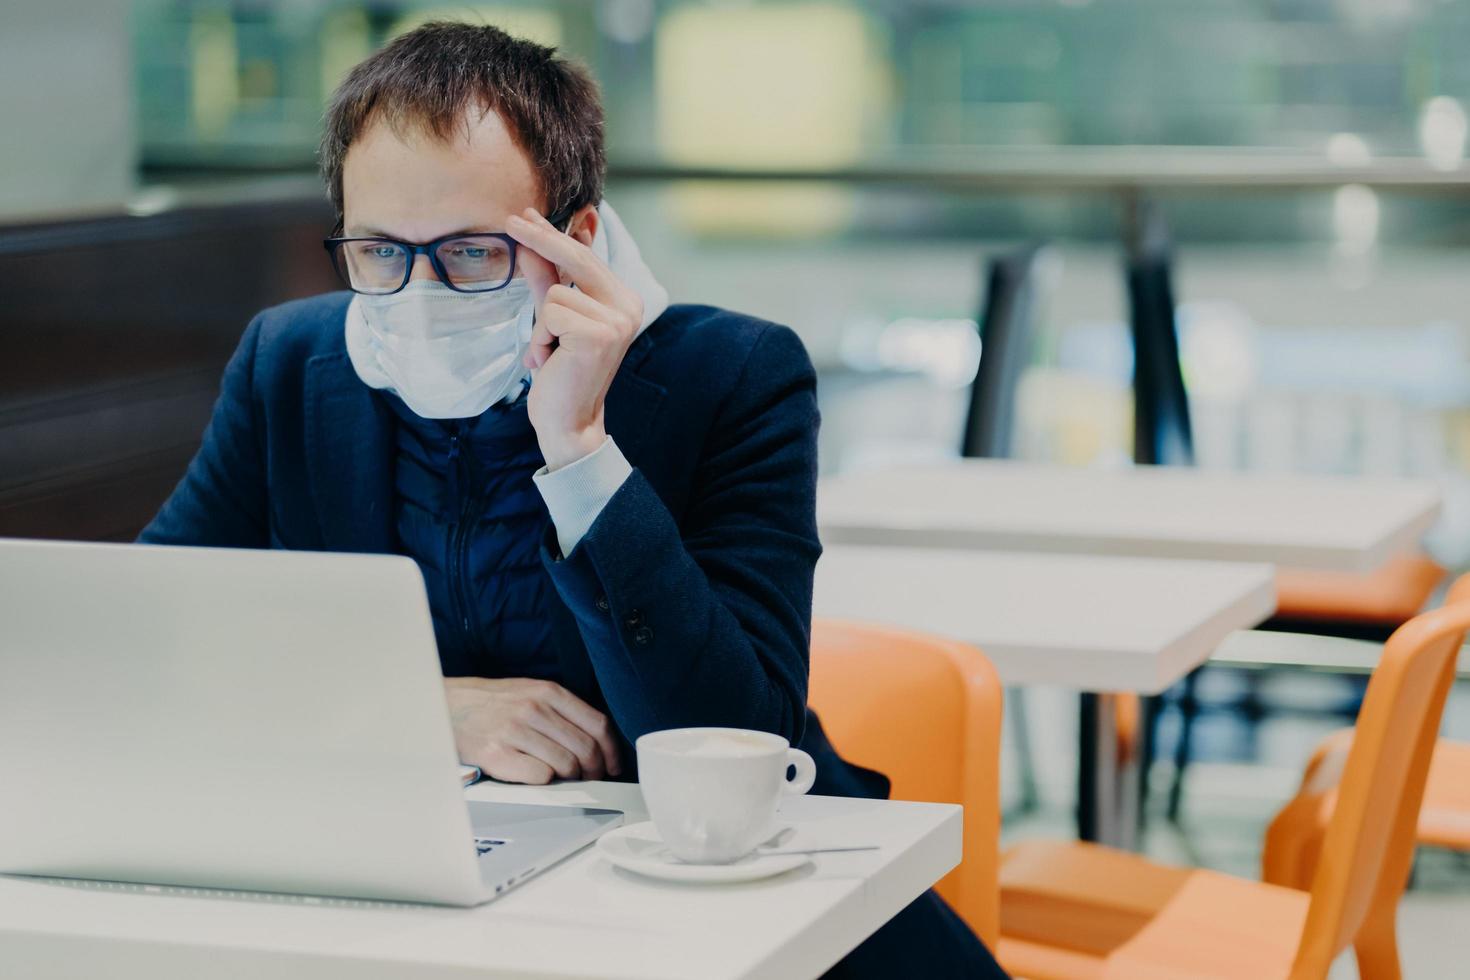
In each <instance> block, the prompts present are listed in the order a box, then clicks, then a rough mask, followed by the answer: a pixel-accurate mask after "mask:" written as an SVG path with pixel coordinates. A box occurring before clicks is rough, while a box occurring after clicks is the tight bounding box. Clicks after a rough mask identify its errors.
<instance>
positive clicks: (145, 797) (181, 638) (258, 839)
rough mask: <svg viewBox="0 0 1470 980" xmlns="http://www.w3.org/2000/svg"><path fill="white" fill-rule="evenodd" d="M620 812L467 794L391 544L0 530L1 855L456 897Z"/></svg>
mask: <svg viewBox="0 0 1470 980" xmlns="http://www.w3.org/2000/svg"><path fill="white" fill-rule="evenodd" d="M621 821H622V814H620V813H618V812H616V811H611V810H598V809H588V808H582V807H575V806H571V807H562V806H521V805H514V804H495V803H468V804H467V803H466V800H465V798H464V791H463V789H462V788H461V783H460V775H459V764H458V760H457V759H456V758H455V749H454V739H453V735H452V732H451V730H450V725H449V718H448V710H447V708H446V705H445V701H444V690H443V684H442V678H441V675H440V669H439V658H438V654H437V652H436V649H435V644H434V633H433V628H432V625H431V622H430V618H429V607H428V601H427V599H426V597H425V593H424V583H423V578H422V576H421V575H420V574H419V570H418V567H417V566H416V565H415V564H414V563H413V562H412V561H410V560H409V559H407V558H397V557H391V556H381V555H339V554H321V553H309V552H283V551H274V552H272V551H243V550H233V549H216V548H171V547H159V546H150V545H121V544H81V543H73V542H41V541H17V540H6V539H0V872H5V873H14V874H27V875H46V876H61V877H69V878H92V879H104V880H111V881H131V882H148V883H157V884H173V885H187V886H202V887H209V888H227V889H245V890H252V891H268V892H292V893H301V894H310V895H329V896H343V897H355V898H374V899H391V900H399V901H412V902H432V903H440V904H448V905H474V904H477V903H479V902H484V901H487V900H489V899H492V898H494V897H495V896H496V895H498V894H500V893H502V892H504V891H505V890H506V889H508V888H510V887H511V886H513V885H515V884H517V883H519V882H522V881H524V880H526V879H527V878H528V877H530V876H531V875H533V874H535V873H536V872H537V871H540V870H543V869H545V868H546V867H547V866H549V865H551V864H553V863H555V862H556V861H559V860H560V859H562V858H564V857H566V856H567V855H569V854H571V853H572V852H574V851H576V850H578V849H579V848H581V847H583V846H585V845H586V844H589V843H591V842H592V841H593V840H594V839H596V838H597V836H598V835H599V834H601V833H603V832H604V831H606V830H609V829H611V828H613V827H615V826H617V825H618V824H619V823H621Z"/></svg>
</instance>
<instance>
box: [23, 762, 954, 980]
mask: <svg viewBox="0 0 1470 980" xmlns="http://www.w3.org/2000/svg"><path fill="white" fill-rule="evenodd" d="M467 795H468V796H469V797H470V798H472V799H482V800H503V801H508V802H534V803H564V804H581V805H596V806H609V807H614V808H617V809H621V810H624V811H625V812H626V813H627V814H628V822H630V823H631V822H636V821H638V820H641V819H645V811H644V808H643V803H642V798H641V796H640V795H639V792H638V788H637V787H636V786H633V785H629V784H622V783H592V782H587V783H564V784H560V785H556V786H551V787H543V788H535V787H524V786H504V785H499V784H494V783H487V784H481V785H478V786H474V787H471V788H470V789H469V790H468V793H467ZM98 803H99V810H98V830H99V832H102V833H105V832H106V801H101V800H100V801H98ZM363 805H364V806H371V805H372V786H371V785H370V783H368V782H367V781H364V785H363ZM782 815H783V817H784V818H785V819H786V820H787V821H789V822H791V823H792V824H794V825H795V826H796V827H797V834H796V836H795V837H794V838H793V840H792V841H791V845H790V846H801V845H802V844H803V843H806V842H810V844H811V846H818V844H817V842H820V846H841V845H858V844H862V845H868V844H878V845H881V848H880V849H879V850H877V851H864V852H856V853H847V854H822V855H816V856H815V857H814V858H813V864H811V865H809V866H807V867H805V868H803V869H798V870H795V871H791V872H788V873H786V874H785V875H781V876H779V877H777V878H773V879H771V880H768V881H765V882H753V883H748V884H742V885H720V886H713V887H711V886H692V885H676V884H668V883H662V882H656V881H651V880H647V879H643V878H640V877H638V876H636V875H632V874H629V873H627V872H624V871H621V870H619V869H616V868H613V867H612V866H611V865H609V864H607V863H606V862H605V861H603V860H602V859H601V858H600V857H598V856H597V855H596V854H595V852H594V851H592V850H590V849H589V850H584V851H582V852H580V853H579V854H576V855H574V856H573V857H571V858H569V859H568V860H566V861H564V862H562V863H561V864H559V865H557V866H556V867H554V868H551V869H550V870H548V871H546V872H544V873H543V874H541V875H538V876H537V877H535V878H533V879H532V880H531V881H529V882H527V883H526V884H524V885H522V886H519V887H517V888H516V889H514V890H513V891H511V892H509V893H507V894H506V895H505V896H504V897H503V898H501V899H499V900H497V901H494V902H491V903H490V904H488V905H483V906H480V907H479V908H475V909H450V908H437V907H430V906H415V905H393V904H387V903H374V902H361V901H351V900H314V899H302V898H293V897H286V896H269V895H249V894H245V893H238V892H232V893H222V892H207V891H200V890H197V889H183V888H177V889H173V888H166V889H150V888H149V887H145V886H139V885H125V884H103V883H86V882H64V881H60V880H56V879H44V880H37V879H24V878H14V877H4V876H0V977H16V978H20V977H25V978H27V980H51V978H75V977H82V976H99V977H104V976H105V977H108V978H110V980H134V978H136V980H143V978H148V980H154V978H163V977H204V976H238V977H247V976H248V977H255V976H265V977H270V978H271V980H296V978H302V980H306V978H311V980H330V978H335V977H344V978H345V977H351V978H353V980H387V978H403V980H409V978H412V980H433V978H447V977H454V978H469V977H474V978H510V977H516V978H627V980H632V978H639V980H658V978H666V980H696V978H704V977H708V978H732V980H733V978H743V977H760V978H767V977H771V978H779V977H793V978H811V977H815V976H818V975H820V974H821V973H822V972H823V971H824V970H826V969H827V968H828V967H830V966H831V965H832V964H833V963H835V962H836V961H837V960H839V959H840V958H841V957H842V956H843V955H844V954H845V953H846V952H847V951H849V950H850V949H852V948H853V947H854V946H856V945H857V944H858V943H859V942H861V941H862V940H863V939H864V938H866V937H867V936H869V935H871V934H872V933H873V932H874V931H875V930H877V928H878V927H879V926H880V925H882V924H883V923H884V922H886V921H887V920H888V919H889V918H891V917H892V916H893V915H894V914H895V913H896V912H898V911H899V910H900V909H902V908H903V907H904V906H905V905H907V904H908V903H909V902H910V901H912V900H913V899H914V898H916V897H918V896H919V895H920V894H922V893H923V892H924V891H925V890H926V889H927V888H929V887H930V886H931V885H933V884H934V882H936V881H938V880H939V878H941V877H942V876H943V875H944V874H945V873H946V872H948V871H949V870H950V869H951V868H953V867H954V866H955V865H956V864H958V863H959V859H960V854H961V836H960V808H959V807H957V806H950V805H944V804H929V803H897V802H889V801H882V800H849V799H838V798H833V797H817V796H812V797H802V798H799V799H792V800H789V801H787V802H785V803H784V804H783V809H782ZM221 844H222V845H227V844H228V842H221Z"/></svg>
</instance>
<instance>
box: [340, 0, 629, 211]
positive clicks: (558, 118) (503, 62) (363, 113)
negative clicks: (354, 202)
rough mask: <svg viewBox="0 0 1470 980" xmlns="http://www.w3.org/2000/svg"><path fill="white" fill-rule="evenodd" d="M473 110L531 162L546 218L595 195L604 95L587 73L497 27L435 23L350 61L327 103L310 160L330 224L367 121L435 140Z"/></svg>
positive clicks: (598, 193) (601, 160)
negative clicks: (347, 162)
mask: <svg viewBox="0 0 1470 980" xmlns="http://www.w3.org/2000/svg"><path fill="white" fill-rule="evenodd" d="M475 109H479V110H481V111H488V110H493V111H494V112H495V113H496V114H498V115H499V116H500V118H501V119H502V120H504V121H505V124H506V127H507V128H508V129H509V130H510V132H511V137H512V138H513V139H514V140H515V141H516V143H517V145H518V146H520V148H521V149H522V150H523V151H524V152H525V154H526V156H528V157H529V158H530V160H531V167H532V169H533V170H534V171H535V174H536V179H537V181H538V182H539V184H540V191H541V193H542V195H543V196H544V197H545V199H546V204H545V206H546V213H547V214H553V213H556V212H558V211H560V212H562V213H570V212H571V211H574V210H576V209H578V208H581V207H582V206H584V205H587V204H596V203H597V202H598V201H600V200H601V199H602V184H603V179H604V177H605V175H606V172H607V154H606V151H605V149H604V147H603V116H602V99H601V96H600V95H599V93H598V90H597V83H596V82H594V81H593V80H592V76H591V75H590V74H588V72H587V70H586V69H585V68H583V67H582V66H581V65H579V64H576V63H574V62H571V61H568V60H567V59H565V58H561V57H558V56H557V53H556V49H555V48H549V47H545V46H543V45H540V44H536V43H534V42H532V41H527V40H524V39H522V38H517V37H511V36H510V35H509V34H507V33H505V32H504V31H502V30H500V29H499V28H497V27H490V26H488V25H479V24H460V23H451V22H446V21H434V22H431V23H428V24H425V25H423V26H422V27H419V28H417V29H415V30H412V31H409V32H408V33H406V34H403V35H401V36H400V37H398V38H396V39H394V40H393V41H392V42H391V43H390V44H388V45H387V46H385V47H384V48H382V49H381V50H379V51H378V52H376V53H375V54H373V55H371V56H369V57H368V58H366V59H365V60H364V61H362V62H361V63H360V64H358V65H357V66H356V67H355V68H353V69H352V71H350V72H349V73H348V74H347V77H346V78H345V79H343V81H342V84H341V85H339V86H338V87H337V91H336V92H334V93H333V95H332V99H331V101H330V102H329V103H328V104H327V112H326V120H325V126H324V129H323V133H322V143H321V150H320V153H319V154H318V162H319V163H320V166H321V172H322V177H323V179H324V180H325V181H326V184H327V192H328V193H329V194H330V195H331V198H332V204H333V205H334V206H335V207H336V209H337V217H338V219H339V220H340V219H341V217H342V161H343V160H344V159H345V158H346V156H347V148H348V147H350V146H351V145H352V141H353V140H355V139H357V137H358V136H360V135H361V134H362V131H363V129H364V128H366V126H367V125H368V123H369V122H370V121H372V120H374V119H377V118H382V119H383V120H384V121H386V122H387V123H388V124H389V125H390V126H392V127H393V128H394V130H395V131H397V132H400V133H402V132H404V131H405V130H406V129H408V128H410V127H418V128H420V129H422V130H423V131H424V132H427V133H429V134H431V135H433V136H434V137H436V138H437V139H441V140H443V139H448V138H450V136H452V135H453V134H454V133H455V132H456V131H462V130H463V127H464V126H465V113H466V112H468V111H472V110H475Z"/></svg>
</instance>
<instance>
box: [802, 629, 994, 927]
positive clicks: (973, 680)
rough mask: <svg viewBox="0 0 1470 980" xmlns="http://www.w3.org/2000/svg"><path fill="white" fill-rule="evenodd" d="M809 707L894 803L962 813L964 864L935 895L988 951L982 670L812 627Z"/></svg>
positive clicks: (954, 649) (912, 641)
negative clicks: (886, 782) (888, 789)
mask: <svg viewBox="0 0 1470 980" xmlns="http://www.w3.org/2000/svg"><path fill="white" fill-rule="evenodd" d="M807 700H808V702H809V703H810V704H811V706H812V708H813V709H814V710H815V711H816V713H817V716H818V717H819V718H820V719H821V723H822V727H823V728H824V729H825V730H826V732H827V735H828V737H829V738H830V739H831V740H832V744H833V746H834V747H836V749H837V751H838V752H839V753H841V755H842V756H843V757H844V758H846V759H848V760H849V761H851V762H854V763H856V764H858V765H860V766H866V767H867V768H869V769H876V770H878V771H879V772H881V773H883V774H884V775H885V776H887V777H888V778H889V779H890V780H892V782H893V790H892V794H891V795H892V797H893V798H894V799H896V800H919V801H924V802H931V803H959V804H961V805H963V806H964V808H965V814H964V849H965V850H964V860H963V862H962V863H961V864H960V866H959V867H957V868H956V869H955V870H954V871H952V872H950V874H948V875H946V876H945V878H944V879H943V880H942V881H941V882H940V883H939V884H938V885H937V886H936V887H937V888H938V890H939V893H940V894H941V895H943V896H944V898H945V900H946V901H947V902H949V903H950V905H951V906H953V907H954V909H955V911H956V912H958V913H959V914H960V916H961V917H962V918H964V920H965V921H966V922H968V923H969V925H970V928H972V929H974V930H975V932H976V933H977V934H978V935H979V936H980V937H981V938H982V939H984V940H985V941H986V942H987V943H988V944H990V946H991V947H992V948H994V944H995V941H996V938H997V936H998V935H999V931H1000V912H999V889H998V884H997V879H996V870H997V861H998V859H999V855H998V848H999V846H1000V728H1001V714H1002V711H1003V710H1004V692H1003V689H1002V688H1001V684H1000V678H999V677H997V676H996V673H995V668H994V667H992V666H991V665H990V661H988V660H986V659H985V656H984V654H982V653H981V652H980V651H979V650H977V649H975V648H974V647H972V646H967V645H966V644H963V643H957V642H955V641H952V640H946V639H943V638H941V637H937V636H930V635H927V634H923V633H914V632H908V631H904V630H898V629H892V628H890V627H886V626H872V625H867V624H861V623H850V622H841V621H834V620H817V621H816V622H815V623H813V624H812V662H811V683H810V687H809V688H808V693H807Z"/></svg>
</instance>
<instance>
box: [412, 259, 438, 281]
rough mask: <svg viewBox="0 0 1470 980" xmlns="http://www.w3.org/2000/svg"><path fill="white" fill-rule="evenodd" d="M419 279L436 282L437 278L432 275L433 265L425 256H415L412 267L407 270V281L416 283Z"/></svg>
mask: <svg viewBox="0 0 1470 980" xmlns="http://www.w3.org/2000/svg"><path fill="white" fill-rule="evenodd" d="M421 279H428V280H431V281H436V282H437V281H438V279H439V277H438V276H437V275H435V273H434V264H433V263H432V262H430V261H429V257H428V256H427V255H415V256H414V257H413V265H412V266H411V267H410V268H409V270H408V281H409V282H417V281H419V280H421Z"/></svg>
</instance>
